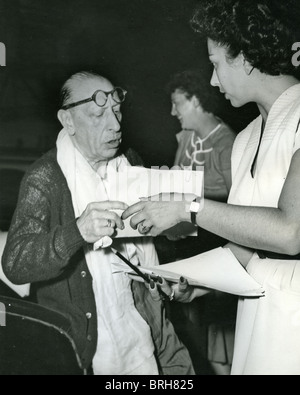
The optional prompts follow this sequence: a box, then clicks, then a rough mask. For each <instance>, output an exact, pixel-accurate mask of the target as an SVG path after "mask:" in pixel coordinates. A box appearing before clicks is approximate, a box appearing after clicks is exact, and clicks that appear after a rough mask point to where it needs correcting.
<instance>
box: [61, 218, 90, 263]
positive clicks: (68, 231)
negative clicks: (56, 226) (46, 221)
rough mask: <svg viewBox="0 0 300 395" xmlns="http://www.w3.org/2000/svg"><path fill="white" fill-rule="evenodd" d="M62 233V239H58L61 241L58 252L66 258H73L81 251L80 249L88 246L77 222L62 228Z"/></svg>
mask: <svg viewBox="0 0 300 395" xmlns="http://www.w3.org/2000/svg"><path fill="white" fill-rule="evenodd" d="M61 232H62V234H61V237H59V238H57V239H58V240H59V241H58V245H57V247H58V248H57V250H58V251H59V252H60V253H61V255H63V256H64V257H71V256H72V255H74V254H75V253H76V252H77V251H78V250H79V248H81V247H83V246H84V245H85V244H86V242H85V240H84V239H83V237H82V236H81V233H80V231H79V229H78V227H77V223H76V220H74V221H71V222H69V223H68V224H66V225H64V226H63V227H62V228H61Z"/></svg>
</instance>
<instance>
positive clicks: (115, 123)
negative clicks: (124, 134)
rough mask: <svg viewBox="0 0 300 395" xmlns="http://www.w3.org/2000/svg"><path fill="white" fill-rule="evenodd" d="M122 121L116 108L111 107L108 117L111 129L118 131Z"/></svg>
mask: <svg viewBox="0 0 300 395" xmlns="http://www.w3.org/2000/svg"><path fill="white" fill-rule="evenodd" d="M120 121H121V119H120V120H119V119H118V117H117V115H116V113H115V112H114V109H113V108H112V107H111V108H110V112H109V118H108V123H109V125H108V126H109V129H110V130H113V131H114V132H118V131H119V130H120V129H121V125H120Z"/></svg>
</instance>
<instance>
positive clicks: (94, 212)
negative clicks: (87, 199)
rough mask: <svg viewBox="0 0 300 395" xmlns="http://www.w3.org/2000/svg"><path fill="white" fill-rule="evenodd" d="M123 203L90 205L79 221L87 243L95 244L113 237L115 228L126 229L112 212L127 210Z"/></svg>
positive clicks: (109, 202) (78, 224)
mask: <svg viewBox="0 0 300 395" xmlns="http://www.w3.org/2000/svg"><path fill="white" fill-rule="evenodd" d="M127 208H128V205H126V204H125V203H122V202H111V201H107V202H96V203H90V204H89V205H88V206H87V208H86V209H85V211H84V212H83V213H82V214H81V216H80V217H79V218H78V220H77V226H78V229H79V231H80V233H81V236H82V237H83V239H84V240H85V241H86V242H87V243H95V242H96V241H98V240H99V239H101V238H102V237H104V236H110V237H111V236H113V234H114V233H115V228H119V229H124V223H123V221H122V219H121V218H120V217H119V216H118V215H117V214H116V213H114V212H113V211H110V210H126V209H127Z"/></svg>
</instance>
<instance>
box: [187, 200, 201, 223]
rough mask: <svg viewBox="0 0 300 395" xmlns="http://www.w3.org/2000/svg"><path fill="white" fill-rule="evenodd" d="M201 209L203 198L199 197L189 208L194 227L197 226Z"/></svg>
mask: <svg viewBox="0 0 300 395" xmlns="http://www.w3.org/2000/svg"><path fill="white" fill-rule="evenodd" d="M200 209H201V198H200V197H197V198H196V199H194V200H193V201H192V202H191V204H190V207H189V211H190V213H191V222H192V223H193V224H194V225H197V220H196V216H197V214H198V213H199V211H200ZM197 226H198V225H197Z"/></svg>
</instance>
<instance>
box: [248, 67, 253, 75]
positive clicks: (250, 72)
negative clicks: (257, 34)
mask: <svg viewBox="0 0 300 395" xmlns="http://www.w3.org/2000/svg"><path fill="white" fill-rule="evenodd" d="M253 70H254V66H253V67H252V69H251V70H250V71H249V73H247V75H251V74H252V71H253Z"/></svg>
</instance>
